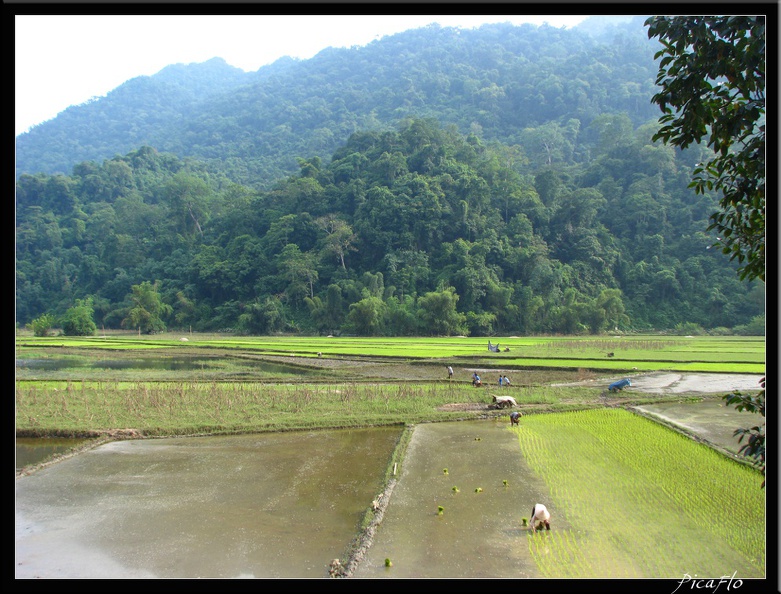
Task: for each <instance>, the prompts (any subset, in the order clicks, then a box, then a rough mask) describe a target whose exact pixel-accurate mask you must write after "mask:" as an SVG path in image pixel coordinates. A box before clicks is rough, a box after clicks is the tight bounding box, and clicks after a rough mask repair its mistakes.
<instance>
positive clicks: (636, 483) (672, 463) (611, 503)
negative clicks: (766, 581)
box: [513, 409, 766, 578]
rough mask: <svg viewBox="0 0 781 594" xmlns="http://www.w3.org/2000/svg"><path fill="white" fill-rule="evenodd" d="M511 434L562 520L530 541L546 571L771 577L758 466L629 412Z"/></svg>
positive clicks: (561, 418) (600, 413)
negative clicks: (728, 456)
mask: <svg viewBox="0 0 781 594" xmlns="http://www.w3.org/2000/svg"><path fill="white" fill-rule="evenodd" d="M513 431H515V432H516V433H517V434H518V441H519V443H520V446H521V450H522V452H523V456H524V458H525V460H526V461H527V463H528V464H529V465H530V466H531V467H532V468H533V469H534V470H535V471H536V472H537V473H538V474H539V476H540V477H541V478H542V479H543V480H544V481H545V482H546V484H547V486H548V488H549V490H550V497H551V501H553V502H554V504H555V506H556V509H557V512H558V514H559V515H561V516H563V517H562V519H561V520H560V521H559V524H561V523H565V525H566V528H561V527H558V529H557V530H555V531H551V532H545V533H538V534H537V535H535V537H533V538H531V539H530V540H529V547H530V551H531V554H532V556H533V558H534V560H535V562H536V565H537V567H538V568H539V570H540V572H541V574H542V575H543V576H544V577H553V578H579V577H612V578H616V577H626V578H637V577H675V576H683V575H684V574H689V575H699V576H713V575H721V573H723V568H725V567H726V568H730V569H732V570H735V571H737V573H738V575H740V576H742V577H744V578H745V577H764V576H765V562H766V558H765V551H766V549H765V540H766V531H765V526H766V518H765V492H764V491H763V490H762V489H759V488H758V483H759V481H758V473H757V472H756V471H755V470H754V469H751V468H748V467H746V466H744V465H741V464H737V463H735V462H732V461H730V460H727V459H725V458H724V457H723V456H722V455H720V454H718V453H717V452H715V451H714V450H713V449H711V448H709V447H707V446H705V445H703V444H698V443H695V442H692V441H691V440H690V439H688V438H686V437H684V436H682V435H680V434H678V433H675V432H672V431H669V430H667V429H665V428H663V427H661V426H659V425H658V424H656V423H654V422H652V421H649V420H648V419H645V418H643V417H639V416H636V415H633V414H631V413H630V412H627V411H625V410H617V409H609V410H605V409H603V410H591V411H578V412H569V413H559V414H551V415H534V416H530V417H527V418H525V419H524V422H523V423H522V425H521V427H519V428H516V429H513ZM538 536H539V537H540V538H537V537H538ZM595 551H599V553H598V554H597V553H595Z"/></svg>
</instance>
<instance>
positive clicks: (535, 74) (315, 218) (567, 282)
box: [16, 23, 764, 336]
mask: <svg viewBox="0 0 781 594" xmlns="http://www.w3.org/2000/svg"><path fill="white" fill-rule="evenodd" d="M653 51H654V47H653V45H652V44H650V42H649V41H648V39H647V36H646V34H645V31H644V29H643V28H642V25H641V23H639V24H638V23H635V24H634V25H632V26H630V25H627V26H626V27H625V28H622V29H613V30H612V32H611V31H602V32H601V36H600V37H599V39H597V38H594V37H591V36H590V35H588V34H586V33H585V32H583V31H578V30H574V31H568V30H563V29H554V28H551V27H539V28H538V27H533V26H523V27H514V26H511V25H494V26H485V27H482V28H481V29H479V30H476V31H457V30H452V29H443V28H440V27H427V28H424V29H418V30H414V31H408V32H406V33H403V34H399V35H394V36H392V37H389V38H385V39H382V40H379V41H375V42H374V43H372V44H370V45H369V46H367V47H365V48H351V49H347V50H334V49H331V50H326V51H324V52H321V53H320V54H318V55H317V56H316V57H315V58H313V59H312V60H307V61H296V60H281V61H279V62H277V63H276V64H274V65H272V66H271V67H268V68H263V69H261V70H259V71H258V72H257V73H254V74H251V75H245V74H244V73H241V72H240V71H236V70H235V69H231V68H230V67H228V66H227V65H226V64H225V63H224V62H222V61H220V60H213V61H210V62H207V63H206V64H204V65H201V66H202V67H203V68H202V69H196V68H193V67H192V66H187V67H183V66H182V67H175V68H173V67H172V68H171V69H170V70H169V69H166V70H164V71H163V72H161V73H160V74H158V75H156V76H155V77H146V79H144V80H139V79H134V81H130V82H129V83H127V84H126V85H123V86H127V87H128V89H127V93H126V94H123V93H118V92H119V91H120V89H122V87H120V89H117V91H115V92H114V93H112V94H109V96H108V97H106V99H103V100H98V101H95V102H93V103H90V104H89V105H84V106H80V107H78V108H71V109H72V110H73V113H72V114H70V115H69V120H68V122H66V123H67V125H66V124H64V123H63V122H65V119H64V116H65V115H66V114H68V111H66V112H65V113H64V114H61V116H59V117H58V118H56V119H55V120H53V121H51V122H47V123H46V124H43V125H41V126H39V127H37V128H35V129H34V130H32V131H31V132H30V133H28V134H27V135H23V136H22V137H20V138H19V139H18V145H19V146H20V147H21V146H22V145H24V143H25V142H28V148H30V147H31V146H32V144H30V139H31V138H33V137H34V136H35V135H37V134H40V138H39V139H38V140H36V142H39V141H40V142H43V140H42V139H47V140H46V142H49V143H51V144H50V149H51V154H52V157H51V159H52V161H57V162H62V160H63V158H64V157H63V155H68V154H72V153H73V154H75V151H76V149H68V148H65V147H64V140H63V141H62V142H58V141H57V139H58V138H68V139H70V141H72V142H73V143H75V144H78V143H79V141H78V139H79V138H84V139H86V138H87V137H88V135H86V134H87V133H86V132H82V131H81V130H80V129H81V128H82V127H83V128H90V127H91V129H92V135H93V136H92V138H93V139H94V140H95V143H94V144H93V146H92V147H91V148H90V150H98V149H97V148H96V146H95V145H97V144H103V145H105V146H106V147H108V146H109V145H111V146H113V147H119V146H120V141H122V142H126V143H128V146H130V145H133V143H134V142H136V140H141V139H150V140H149V142H148V143H145V144H144V145H141V144H139V145H136V146H132V147H130V148H127V149H123V150H124V152H122V150H119V149H118V148H115V149H112V150H114V151H115V154H112V155H111V156H110V157H111V158H109V159H108V160H105V161H103V160H102V159H100V158H86V159H84V160H82V161H81V162H78V163H76V164H75V166H73V167H72V168H71V170H70V171H69V172H68V173H67V175H66V174H62V173H56V172H55V171H56V169H55V170H54V171H51V170H49V171H47V170H46V169H45V168H44V169H41V170H40V171H37V172H33V173H32V174H28V173H23V174H22V175H20V177H19V179H18V182H17V195H16V205H17V212H16V214H17V222H16V225H17V226H16V233H17V236H16V240H17V245H16V247H17V250H16V257H17V272H16V291H17V293H16V295H17V299H16V310H17V323H18V324H20V325H24V324H27V323H30V322H32V321H33V320H35V319H37V318H40V316H43V315H45V314H48V315H51V316H56V317H58V318H59V317H61V316H63V315H65V316H66V317H67V315H69V313H70V314H72V312H73V308H74V307H77V308H81V311H84V309H85V308H86V309H88V310H89V311H91V312H93V314H94V319H95V322H96V323H97V325H98V326H99V327H100V326H103V327H106V328H111V327H114V328H118V327H128V328H136V327H138V328H142V329H144V330H150V331H152V330H156V329H161V328H163V327H169V328H178V329H189V328H192V329H193V330H203V331H207V330H208V331H222V330H226V331H235V332H242V333H247V334H261V333H272V332H283V331H284V332H288V331H292V332H321V333H334V334H336V333H354V334H360V335H403V334H443V335H452V334H472V335H485V336H491V335H494V334H532V333H554V332H558V333H578V332H592V333H598V332H603V331H611V332H615V331H631V330H648V329H673V328H676V327H677V328H679V329H680V328H685V329H687V331H691V329H692V328H695V327H696V326H697V325H699V326H702V327H704V328H708V329H713V328H717V327H722V328H735V327H741V326H743V327H745V326H746V325H749V324H752V323H753V324H754V326H756V320H757V318H760V317H761V316H762V315H763V313H764V288H763V286H762V285H760V284H757V283H744V282H740V281H739V280H738V277H737V274H736V265H735V264H734V263H732V262H730V261H729V260H728V259H727V257H726V256H725V255H724V254H722V253H720V252H719V251H718V250H716V249H710V246H711V245H712V244H713V242H714V240H715V238H714V237H711V236H709V235H708V234H707V233H706V229H707V227H708V216H709V215H710V214H711V213H712V212H713V211H714V210H715V209H716V207H717V200H716V198H715V197H713V196H708V195H705V196H703V195H695V193H694V192H693V191H692V190H691V189H690V188H689V187H688V184H689V181H690V180H691V172H692V169H693V167H694V165H695V164H696V163H697V162H698V161H700V160H702V155H703V152H702V151H704V150H706V149H705V148H704V147H692V148H689V149H687V150H686V151H684V152H679V151H676V150H674V149H673V148H670V147H667V146H664V145H661V144H658V143H654V142H652V140H651V137H652V135H653V133H654V131H655V130H656V129H657V128H658V124H657V122H656V118H657V117H658V115H659V113H658V109H657V110H654V109H652V107H651V105H650V97H651V95H652V94H653V92H654V88H655V87H654V78H655V73H656V65H655V64H654V62H653ZM207 73H208V76H207ZM163 74H165V75H166V76H165V77H164V78H165V84H162V81H161V79H160V78H159V77H161V75H163ZM247 77H251V79H252V82H250V83H247V80H248V78H247ZM207 78H211V79H213V82H212V83H209V82H207V81H206V79H207ZM131 83H133V84H131ZM137 87H144V88H146V89H147V91H145V92H143V93H141V96H142V97H143V100H142V99H141V97H138V98H136V99H133V95H134V93H135V89H136V88H137ZM207 88H208V89H211V90H212V92H211V93H210V92H207V91H206V89H207ZM218 88H219V90H217V89H218ZM115 93H116V94H117V95H118V96H116V97H115V96H114V95H115ZM163 96H164V97H166V98H167V99H164V100H163V99H160V97H163ZM159 101H162V103H168V105H166V106H165V107H166V109H167V110H169V111H170V115H167V116H165V117H162V118H160V119H158V120H155V119H154V118H155V117H157V116H158V115H159V112H155V110H154V108H153V106H154V105H155V103H156V102H159ZM89 110H95V111H89ZM112 110H117V112H118V113H119V112H121V113H122V114H124V116H125V117H124V118H121V117H120V118H118V119H117V118H114V117H113V116H109V115H108V114H109V113H110V112H111V111H112ZM69 111H70V110H69ZM166 113H169V112H168V111H167V112H166ZM131 114H135V115H131ZM103 118H105V122H106V125H105V126H103V127H101V126H99V125H98V124H97V123H96V122H100V121H101V120H102V119H103ZM59 125H62V126H63V128H61V129H60V128H58V126H59ZM121 126H124V127H126V129H127V130H126V132H121ZM98 128H101V129H103V130H104V131H105V134H104V136H102V137H101V136H100V135H99V131H98ZM47 130H48V131H50V132H47ZM55 130H58V132H57V133H56V134H55V132H54V131H55ZM66 131H67V132H66ZM131 131H132V133H131ZM34 133H35V134H34ZM81 134H85V136H80V135H81ZM58 147H63V148H58ZM107 150H108V149H107ZM20 152H21V151H20ZM41 154H42V155H44V154H47V153H45V152H43V151H42V152H41ZM58 154H59V155H60V156H54V155H58ZM107 156H108V155H107ZM20 162H21V161H18V164H19V163H20ZM724 331H727V330H724Z"/></svg>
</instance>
